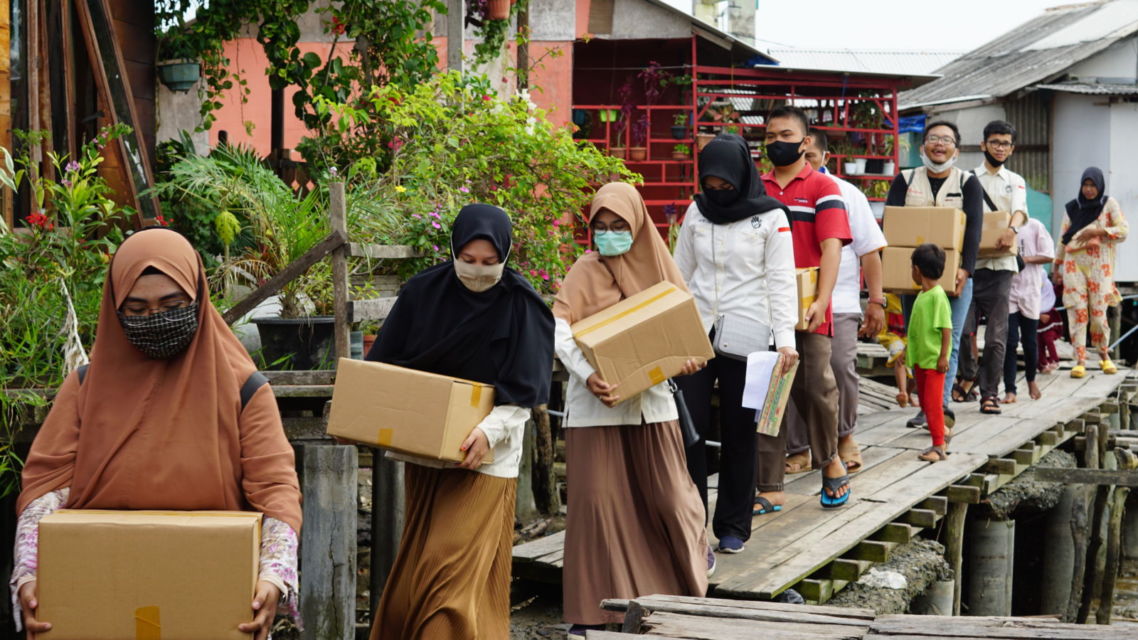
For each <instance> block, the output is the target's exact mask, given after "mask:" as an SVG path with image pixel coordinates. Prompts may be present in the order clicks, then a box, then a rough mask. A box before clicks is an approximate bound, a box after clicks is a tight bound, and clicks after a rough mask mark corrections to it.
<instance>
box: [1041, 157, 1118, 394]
mask: <svg viewBox="0 0 1138 640" xmlns="http://www.w3.org/2000/svg"><path fill="white" fill-rule="evenodd" d="M1066 210H1067V217H1066V219H1065V220H1064V221H1063V231H1062V235H1061V236H1060V238H1059V247H1058V249H1056V251H1055V267H1054V269H1052V271H1051V276H1052V278H1053V279H1054V280H1055V282H1058V283H1060V284H1062V285H1063V306H1065V307H1066V308H1067V322H1068V326H1069V327H1070V330H1071V343H1072V344H1074V345H1075V360H1076V362H1075V366H1074V367H1073V368H1072V369H1071V377H1072V378H1081V377H1083V376H1085V375H1086V374H1087V325H1088V324H1089V325H1090V329H1091V331H1090V333H1091V344H1092V345H1093V346H1094V347H1095V348H1097V349H1098V350H1099V357H1100V360H1099V366H1101V367H1102V371H1103V373H1117V372H1118V367H1117V366H1115V364H1114V363H1113V362H1111V360H1110V352H1109V350H1108V349H1107V346H1108V345H1109V344H1110V324H1109V323H1108V322H1107V318H1106V309H1107V307H1113V306H1116V305H1117V304H1118V303H1119V302H1120V301H1121V300H1122V296H1120V295H1119V294H1118V288H1117V287H1115V286H1114V254H1115V246H1116V245H1118V244H1119V243H1121V242H1122V241H1124V240H1126V235H1127V233H1128V231H1129V227H1128V226H1127V224H1126V218H1125V217H1124V216H1123V215H1122V208H1121V207H1120V206H1119V205H1118V200H1115V199H1114V198H1112V197H1110V196H1108V195H1106V180H1104V179H1103V175H1102V169H1099V168H1098V167H1090V168H1088V169H1087V170H1086V171H1084V172H1083V178H1082V180H1081V182H1080V187H1079V195H1078V197H1076V198H1075V199H1074V200H1071V201H1070V202H1068V203H1067V206H1066Z"/></svg>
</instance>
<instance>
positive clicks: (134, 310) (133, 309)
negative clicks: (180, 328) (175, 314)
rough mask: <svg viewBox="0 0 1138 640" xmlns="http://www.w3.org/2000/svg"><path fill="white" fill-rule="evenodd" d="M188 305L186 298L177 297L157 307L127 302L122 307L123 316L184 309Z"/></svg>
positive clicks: (149, 314)
mask: <svg viewBox="0 0 1138 640" xmlns="http://www.w3.org/2000/svg"><path fill="white" fill-rule="evenodd" d="M188 306H190V300H189V299H188V298H178V299H175V300H166V301H164V302H163V303H162V304H160V305H158V307H157V308H152V307H148V306H146V305H145V304H142V303H140V304H128V305H126V306H124V307H123V308H122V313H123V315H124V316H151V315H154V314H156V313H163V312H166V311H176V310H178V309H185V308H186V307H188Z"/></svg>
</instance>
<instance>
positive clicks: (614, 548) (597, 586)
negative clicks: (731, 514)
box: [563, 421, 707, 624]
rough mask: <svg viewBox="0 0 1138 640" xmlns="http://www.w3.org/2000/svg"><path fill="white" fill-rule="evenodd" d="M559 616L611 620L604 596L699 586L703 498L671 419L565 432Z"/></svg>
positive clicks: (692, 592) (703, 587)
mask: <svg viewBox="0 0 1138 640" xmlns="http://www.w3.org/2000/svg"><path fill="white" fill-rule="evenodd" d="M565 447H566V449H565V458H566V463H567V475H568V477H567V479H566V482H567V484H568V489H569V504H568V519H567V522H566V531H565V569H564V572H563V588H564V609H565V620H566V621H567V622H570V623H572V624H602V623H608V622H620V621H621V620H622V619H623V614H620V613H612V612H608V611H602V610H601V606H600V605H601V600H604V599H606V598H635V597H637V596H644V595H650V594H667V595H682V596H703V595H706V593H707V531H706V530H705V529H704V511H703V502H702V501H701V500H700V497H699V491H698V490H697V489H696V487H695V484H694V483H693V482H692V481H691V477H690V476H689V475H688V470H687V462H686V459H685V457H684V443H683V438H682V437H681V435H680V429H679V424H678V423H676V422H674V421H672V422H661V423H655V424H645V425H628V426H619V427H573V428H569V429H566V430H565Z"/></svg>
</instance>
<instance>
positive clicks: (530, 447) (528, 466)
mask: <svg viewBox="0 0 1138 640" xmlns="http://www.w3.org/2000/svg"><path fill="white" fill-rule="evenodd" d="M533 432H534V426H533V419H532V418H531V419H530V420H527V421H526V424H525V426H523V427H522V434H523V436H522V461H521V465H520V466H519V468H518V490H517V494H516V495H515V496H514V517H515V518H517V520H518V521H519V522H521V523H522V526H525V525H528V524H530V523H532V522H534V521H535V520H537V514H538V511H537V505H536V500H534V494H533V460H534V457H535V455H534V433H533Z"/></svg>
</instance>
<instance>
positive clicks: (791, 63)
mask: <svg viewBox="0 0 1138 640" xmlns="http://www.w3.org/2000/svg"><path fill="white" fill-rule="evenodd" d="M769 51H770V54H771V55H772V56H774V57H776V58H778V60H779V63H780V64H781V65H782V66H786V67H794V68H796V69H823V70H827V71H857V72H865V73H891V74H898V75H929V74H931V73H932V72H933V71H934V70H935V69H939V68H940V67H943V66H944V65H946V64H948V63H949V62H952V61H953V60H955V59H956V58H958V57H960V55H961V54H962V53H963V52H962V51H886V50H869V49H785V48H773V49H769Z"/></svg>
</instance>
